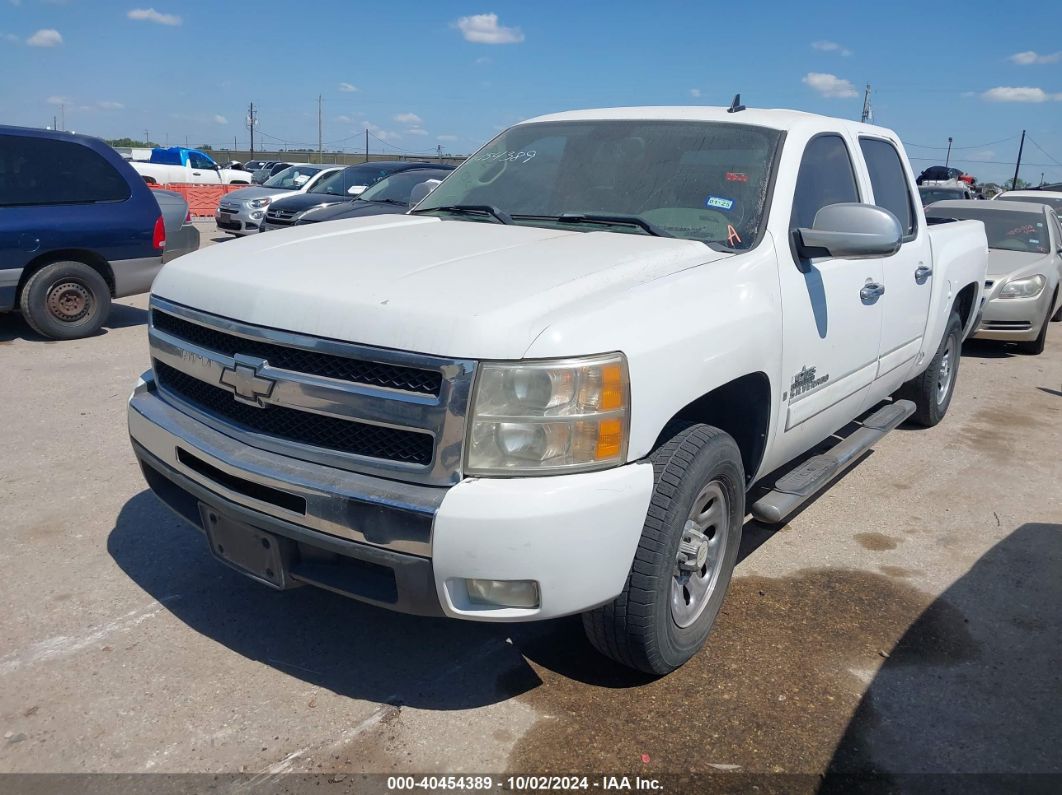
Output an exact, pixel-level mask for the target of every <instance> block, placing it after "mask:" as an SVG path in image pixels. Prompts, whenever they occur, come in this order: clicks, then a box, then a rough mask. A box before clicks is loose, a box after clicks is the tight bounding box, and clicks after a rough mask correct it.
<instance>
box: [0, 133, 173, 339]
mask: <svg viewBox="0 0 1062 795" xmlns="http://www.w3.org/2000/svg"><path fill="white" fill-rule="evenodd" d="M165 245H166V228H165V224H164V222H163V218H162V213H161V211H160V210H159V205H158V202H156V201H155V197H154V196H153V195H152V193H151V189H150V188H148V187H147V185H146V184H145V183H144V180H143V178H142V177H141V176H140V175H139V174H137V173H136V171H134V170H133V168H132V167H131V166H130V165H129V164H128V163H126V162H125V161H124V160H122V158H121V156H120V155H119V154H118V153H117V152H115V151H114V150H113V149H112V148H111V147H110V146H108V145H107V144H105V143H104V142H103V141H100V140H99V139H97V138H91V137H89V136H86V135H75V134H72V133H66V132H58V131H54V130H36V129H28V128H22V127H6V126H3V125H0V312H10V311H12V310H18V311H20V312H21V313H22V315H23V317H24V318H25V320H26V322H27V323H28V324H29V325H30V326H31V327H32V328H33V330H34V331H36V332H37V333H39V334H41V335H43V336H45V337H51V338H52V339H74V338H76V337H84V336H87V335H89V334H93V333H95V332H96V331H97V330H99V328H100V326H101V325H103V323H104V322H105V321H106V319H107V315H108V313H109V312H110V307H111V298H121V297H123V296H126V295H134V294H136V293H143V292H146V291H147V290H148V289H150V287H151V282H152V281H153V280H154V278H155V274H157V273H158V271H159V269H160V268H161V267H162V254H163V248H164V247H165Z"/></svg>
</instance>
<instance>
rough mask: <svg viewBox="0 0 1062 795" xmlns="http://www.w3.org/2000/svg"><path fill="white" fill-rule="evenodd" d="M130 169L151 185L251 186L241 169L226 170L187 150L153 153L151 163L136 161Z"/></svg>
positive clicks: (172, 148)
mask: <svg viewBox="0 0 1062 795" xmlns="http://www.w3.org/2000/svg"><path fill="white" fill-rule="evenodd" d="M129 165H131V166H132V167H133V169H134V170H135V171H136V172H137V173H138V174H139V175H140V176H142V177H143V178H144V181H145V182H147V183H148V184H149V185H151V184H155V185H181V184H192V185H194V184H205V185H217V184H222V185H250V184H251V173H250V172H249V171H243V170H241V169H237V168H222V167H221V166H219V165H218V164H217V163H216V162H214V158H212V157H211V156H210V155H208V154H206V153H205V152H200V151H199V150H198V149H187V148H185V147H183V146H170V147H159V148H158V149H152V150H151V158H150V159H149V160H146V161H145V160H132V161H130V163H129Z"/></svg>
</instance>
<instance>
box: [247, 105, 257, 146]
mask: <svg viewBox="0 0 1062 795" xmlns="http://www.w3.org/2000/svg"><path fill="white" fill-rule="evenodd" d="M256 124H258V117H257V116H256V115H255V110H254V103H253V102H252V103H251V106H250V107H249V108H248V109H247V127H248V129H249V130H250V131H251V156H250V157H249V158H248V160H254V127H255V125H256Z"/></svg>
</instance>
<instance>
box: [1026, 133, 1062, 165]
mask: <svg viewBox="0 0 1062 795" xmlns="http://www.w3.org/2000/svg"><path fill="white" fill-rule="evenodd" d="M1026 140H1027V141H1029V143H1031V144H1032V145H1033V146H1035V147H1036V148H1037V149H1039V150H1040V151H1041V152H1043V153H1044V154H1045V155H1047V157H1048V159H1049V160H1052V161H1054V164H1055V165H1056V166H1062V162H1059V161H1058V160H1055V158H1054V157H1053V156H1052V155H1051V154H1050V153H1049V152H1048V151H1047V150H1046V149H1044V148H1043V147H1042V146H1040V144H1038V143H1036V141H1034V140H1033V139H1032V138H1026ZM1028 165H1030V166H1031V165H1033V164H1032V163H1029V164H1028Z"/></svg>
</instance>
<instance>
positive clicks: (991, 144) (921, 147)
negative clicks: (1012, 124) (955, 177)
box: [903, 135, 1018, 152]
mask: <svg viewBox="0 0 1062 795" xmlns="http://www.w3.org/2000/svg"><path fill="white" fill-rule="evenodd" d="M1017 137H1018V136H1016V135H1012V136H1010V138H1003V139H1001V140H999V141H989V142H988V143H987V144H976V145H974V146H953V147H951V149H952V151H958V150H960V149H982V148H984V147H986V146H995V145H996V144H1005V143H1007V141H1013V140H1016V139H1017ZM903 145H904V146H913V147H914V148H915V149H939V150H940V151H941V152H943V151H944V150H945V149H947V148H948V147H946V146H926V145H925V144H912V143H908V142H907V141H904V142H903Z"/></svg>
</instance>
